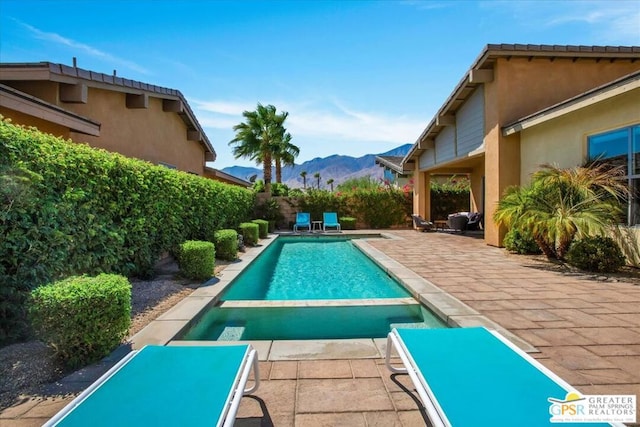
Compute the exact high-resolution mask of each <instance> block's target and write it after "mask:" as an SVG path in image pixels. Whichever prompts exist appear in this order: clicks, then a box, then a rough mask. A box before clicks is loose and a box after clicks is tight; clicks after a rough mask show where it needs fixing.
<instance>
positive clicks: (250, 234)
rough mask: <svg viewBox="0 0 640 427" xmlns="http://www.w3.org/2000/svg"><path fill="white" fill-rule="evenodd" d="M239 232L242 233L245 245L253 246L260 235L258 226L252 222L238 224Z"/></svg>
mask: <svg viewBox="0 0 640 427" xmlns="http://www.w3.org/2000/svg"><path fill="white" fill-rule="evenodd" d="M238 229H239V231H238V232H239V234H241V235H242V238H243V241H244V244H245V245H250V246H255V245H257V244H258V237H259V236H260V231H259V226H258V224H256V223H253V222H243V223H242V224H240V225H239V226H238Z"/></svg>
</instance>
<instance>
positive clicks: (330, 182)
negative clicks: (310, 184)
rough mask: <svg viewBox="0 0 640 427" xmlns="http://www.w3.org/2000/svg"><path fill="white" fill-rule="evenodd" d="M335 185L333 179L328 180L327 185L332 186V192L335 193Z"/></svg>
mask: <svg viewBox="0 0 640 427" xmlns="http://www.w3.org/2000/svg"><path fill="white" fill-rule="evenodd" d="M333 183H334V181H333V178H331V179H328V180H327V184H329V185H330V186H331V192H333Z"/></svg>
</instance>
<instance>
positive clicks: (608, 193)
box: [494, 165, 628, 259]
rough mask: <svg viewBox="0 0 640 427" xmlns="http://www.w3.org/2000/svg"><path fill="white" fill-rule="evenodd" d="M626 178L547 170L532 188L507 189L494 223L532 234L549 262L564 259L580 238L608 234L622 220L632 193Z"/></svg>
mask: <svg viewBox="0 0 640 427" xmlns="http://www.w3.org/2000/svg"><path fill="white" fill-rule="evenodd" d="M622 173H623V171H622V169H619V168H614V169H612V168H610V167H608V166H605V165H590V166H588V167H584V166H583V167H575V168H570V169H560V168H558V167H555V166H550V165H543V167H542V169H541V170H540V171H538V172H536V173H535V174H534V175H533V178H532V182H531V184H530V185H529V186H526V187H521V188H517V187H515V188H510V189H508V190H507V192H506V194H505V196H504V197H503V198H502V199H501V200H500V202H499V203H498V209H497V210H496V212H495V214H494V220H495V221H496V223H497V224H498V225H505V226H507V227H509V228H513V227H515V228H519V229H523V230H526V231H528V232H530V233H531V235H532V236H533V238H534V239H535V241H536V243H537V244H538V246H539V247H540V249H541V250H542V251H543V252H544V254H545V255H547V257H549V258H558V259H564V256H565V255H566V253H567V251H568V249H569V246H570V245H571V242H572V241H573V240H574V238H576V237H580V238H581V237H585V236H589V235H598V234H605V233H606V232H607V231H608V229H609V228H610V227H611V226H612V225H615V224H616V222H617V221H618V220H619V217H620V214H621V211H622V210H621V203H620V202H621V200H622V199H624V197H626V196H627V194H628V190H627V187H626V185H625V183H624V182H623V181H621V180H620V179H619V177H620V176H621V174H622Z"/></svg>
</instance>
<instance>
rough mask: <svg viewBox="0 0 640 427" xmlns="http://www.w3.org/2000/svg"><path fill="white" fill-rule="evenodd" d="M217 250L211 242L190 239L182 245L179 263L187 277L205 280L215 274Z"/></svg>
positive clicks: (179, 252)
mask: <svg viewBox="0 0 640 427" xmlns="http://www.w3.org/2000/svg"><path fill="white" fill-rule="evenodd" d="M215 257H216V250H215V246H214V245H213V243H211V242H203V241H199V240H188V241H186V242H184V243H183V244H181V245H180V250H179V251H178V264H179V265H180V271H181V272H182V274H183V275H184V276H185V277H188V278H189V279H194V280H205V279H208V278H210V277H211V276H212V275H213V269H214V267H215Z"/></svg>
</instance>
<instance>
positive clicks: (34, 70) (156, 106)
mask: <svg viewBox="0 0 640 427" xmlns="http://www.w3.org/2000/svg"><path fill="white" fill-rule="evenodd" d="M0 114H2V115H3V116H4V117H8V118H10V119H11V120H12V121H13V122H14V123H17V124H22V125H27V126H34V127H37V128H38V129H39V130H41V131H43V132H47V133H51V134H54V135H56V136H60V137H63V138H67V139H71V140H72V141H74V142H82V143H87V144H89V145H91V146H93V147H99V148H104V149H106V150H108V151H113V152H117V153H121V154H123V155H125V156H127V157H134V158H138V159H142V160H146V161H149V162H151V163H154V164H157V165H162V166H166V167H168V168H173V169H178V170H182V171H185V172H189V173H193V174H196V175H200V176H203V177H207V178H211V179H216V180H220V181H223V182H227V183H231V184H235V185H242V186H249V185H251V184H250V183H248V182H246V181H244V180H240V179H237V178H235V177H232V176H230V175H228V174H224V173H222V172H221V171H217V170H216V169H213V168H210V167H207V165H206V162H213V161H214V160H215V159H216V152H215V150H214V148H213V145H212V144H211V142H210V141H209V139H208V138H207V135H206V134H205V132H204V130H203V129H202V127H201V126H200V123H198V120H197V118H196V116H195V114H194V113H193V111H192V110H191V107H190V106H189V103H188V102H187V101H186V99H185V97H184V96H183V95H182V93H181V92H180V91H178V90H175V89H168V88H165V87H160V86H155V85H151V84H147V83H142V82H139V81H135V80H129V79H126V78H122V77H118V76H116V75H115V72H114V75H107V74H103V73H97V72H95V71H89V70H85V69H82V68H78V67H77V66H75V59H74V65H73V66H67V65H63V64H54V63H50V62H38V63H0Z"/></svg>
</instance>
